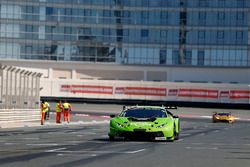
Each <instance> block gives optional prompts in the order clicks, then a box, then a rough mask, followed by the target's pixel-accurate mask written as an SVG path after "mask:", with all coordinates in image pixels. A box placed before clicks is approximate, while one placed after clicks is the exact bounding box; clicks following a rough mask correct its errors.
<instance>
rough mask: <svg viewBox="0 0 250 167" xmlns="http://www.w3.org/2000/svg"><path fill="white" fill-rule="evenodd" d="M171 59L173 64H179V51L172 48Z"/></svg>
mask: <svg viewBox="0 0 250 167" xmlns="http://www.w3.org/2000/svg"><path fill="white" fill-rule="evenodd" d="M172 60H173V64H175V65H177V64H179V62H180V61H179V51H177V50H174V51H173V53H172Z"/></svg>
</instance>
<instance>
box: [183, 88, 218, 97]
mask: <svg viewBox="0 0 250 167" xmlns="http://www.w3.org/2000/svg"><path fill="white" fill-rule="evenodd" d="M178 96H179V97H194V98H216V99H217V98H218V90H210V89H179V93H178Z"/></svg>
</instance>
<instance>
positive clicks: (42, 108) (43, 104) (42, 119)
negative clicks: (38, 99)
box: [41, 100, 48, 125]
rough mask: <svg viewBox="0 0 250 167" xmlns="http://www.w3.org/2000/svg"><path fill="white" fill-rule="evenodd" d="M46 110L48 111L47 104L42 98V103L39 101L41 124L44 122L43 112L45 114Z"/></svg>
mask: <svg viewBox="0 0 250 167" xmlns="http://www.w3.org/2000/svg"><path fill="white" fill-rule="evenodd" d="M47 111H48V106H47V105H46V103H45V101H44V100H42V103H41V113H42V116H41V125H43V124H44V120H45V114H46V112H47Z"/></svg>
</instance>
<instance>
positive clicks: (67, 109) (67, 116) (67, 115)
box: [63, 101, 71, 123]
mask: <svg viewBox="0 0 250 167" xmlns="http://www.w3.org/2000/svg"><path fill="white" fill-rule="evenodd" d="M70 112H71V105H70V104H69V103H68V102H67V101H65V102H64V103H63V114H64V115H63V116H64V122H66V121H67V122H68V123H69V121H70Z"/></svg>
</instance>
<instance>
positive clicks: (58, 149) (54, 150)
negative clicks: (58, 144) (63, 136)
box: [45, 147, 66, 153]
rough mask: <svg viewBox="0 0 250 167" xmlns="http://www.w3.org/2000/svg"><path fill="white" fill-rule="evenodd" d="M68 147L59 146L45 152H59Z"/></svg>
mask: <svg viewBox="0 0 250 167" xmlns="http://www.w3.org/2000/svg"><path fill="white" fill-rule="evenodd" d="M65 149H66V148H64V147H63V148H57V149H53V150H47V151H45V152H50V153H51V152H58V151H61V150H65Z"/></svg>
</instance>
